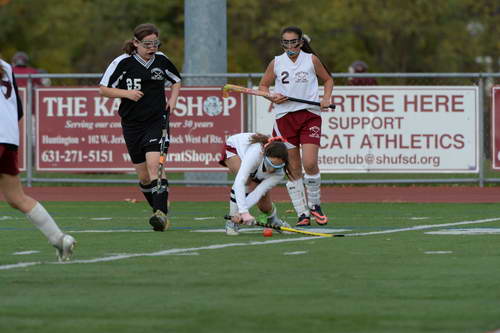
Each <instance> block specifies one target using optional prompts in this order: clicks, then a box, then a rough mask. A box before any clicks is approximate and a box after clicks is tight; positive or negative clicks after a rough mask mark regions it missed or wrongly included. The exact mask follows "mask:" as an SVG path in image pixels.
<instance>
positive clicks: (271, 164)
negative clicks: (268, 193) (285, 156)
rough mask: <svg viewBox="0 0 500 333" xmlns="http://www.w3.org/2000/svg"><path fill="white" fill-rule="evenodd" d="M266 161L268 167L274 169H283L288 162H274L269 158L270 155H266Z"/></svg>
mask: <svg viewBox="0 0 500 333" xmlns="http://www.w3.org/2000/svg"><path fill="white" fill-rule="evenodd" d="M264 163H265V164H266V166H267V167H270V168H273V169H282V168H284V167H285V164H286V163H281V164H278V165H276V164H273V162H272V161H271V160H270V159H269V157H267V156H264Z"/></svg>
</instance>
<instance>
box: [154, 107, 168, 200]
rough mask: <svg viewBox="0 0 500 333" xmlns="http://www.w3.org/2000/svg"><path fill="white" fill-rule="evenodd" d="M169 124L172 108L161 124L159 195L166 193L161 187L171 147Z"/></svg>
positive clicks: (157, 185) (157, 186) (166, 113)
mask: <svg viewBox="0 0 500 333" xmlns="http://www.w3.org/2000/svg"><path fill="white" fill-rule="evenodd" d="M169 123H170V108H167V110H166V111H165V114H164V115H163V121H162V123H161V139H160V160H159V164H158V179H157V180H156V181H157V183H156V190H157V191H158V193H162V192H163V191H164V190H163V189H162V187H161V180H162V178H163V173H164V172H165V162H166V160H167V153H168V147H169V146H170V133H169V127H170V126H169Z"/></svg>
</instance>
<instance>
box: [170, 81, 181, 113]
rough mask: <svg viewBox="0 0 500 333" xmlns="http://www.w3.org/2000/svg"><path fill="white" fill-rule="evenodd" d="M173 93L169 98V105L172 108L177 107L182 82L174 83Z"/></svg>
mask: <svg viewBox="0 0 500 333" xmlns="http://www.w3.org/2000/svg"><path fill="white" fill-rule="evenodd" d="M171 89H172V90H171V91H172V94H171V95H170V98H169V99H168V107H169V108H170V110H173V109H175V106H176V105H177V97H179V92H180V90H181V83H180V82H177V83H175V84H174V85H172V88H171Z"/></svg>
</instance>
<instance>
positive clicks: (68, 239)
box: [54, 235, 76, 262]
mask: <svg viewBox="0 0 500 333" xmlns="http://www.w3.org/2000/svg"><path fill="white" fill-rule="evenodd" d="M75 246H76V240H75V239H74V238H73V237H72V236H70V235H63V236H62V237H61V240H60V244H59V245H54V247H55V248H56V255H57V259H58V260H59V262H63V261H68V260H70V259H71V256H72V255H73V250H74V248H75Z"/></svg>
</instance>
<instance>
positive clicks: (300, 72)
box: [259, 27, 333, 226]
mask: <svg viewBox="0 0 500 333" xmlns="http://www.w3.org/2000/svg"><path fill="white" fill-rule="evenodd" d="M281 46H282V47H283V49H284V51H285V52H284V53H283V54H281V55H279V56H276V57H275V58H274V60H272V61H271V62H270V63H269V65H268V67H267V69H266V72H265V73H264V76H263V78H262V80H261V81H260V84H259V90H262V91H265V92H269V87H270V86H272V85H274V96H273V97H272V98H268V99H269V100H270V101H271V102H273V103H275V106H274V110H273V112H274V114H275V118H276V121H275V123H274V128H273V135H279V136H282V137H283V138H285V139H286V140H287V141H288V143H287V146H288V148H289V151H288V154H289V160H290V170H291V174H292V179H291V180H289V181H288V183H287V189H288V193H289V194H290V198H291V200H292V203H293V206H294V208H295V211H296V212H297V215H298V222H297V225H298V226H307V225H310V224H311V222H310V219H311V215H312V218H314V219H315V220H316V223H318V224H320V225H325V224H327V223H328V218H327V216H326V215H325V214H324V213H323V212H322V210H321V206H320V205H321V198H320V193H321V191H320V185H321V176H320V172H319V166H318V150H319V146H320V139H321V115H320V114H321V110H322V109H328V106H329V105H330V104H331V96H332V89H333V79H332V77H331V75H330V73H329V71H328V69H327V68H326V66H325V65H324V64H323V63H322V62H321V61H320V59H319V58H318V57H317V56H316V55H315V54H314V52H313V50H312V49H311V47H310V45H309V41H308V37H307V36H306V35H304V34H303V33H302V30H301V29H299V28H297V27H287V28H285V29H283V30H282V32H281ZM317 77H319V78H320V79H321V80H322V81H323V85H324V95H323V98H321V100H320V98H319V94H318V79H317ZM286 96H290V97H295V98H300V99H304V100H310V101H316V102H320V104H321V107H317V106H311V105H309V104H304V103H300V102H292V101H288V100H287V97H286ZM300 148H302V152H301V151H300ZM301 155H302V158H301ZM302 168H303V169H304V171H305V174H304V176H302ZM304 185H305V187H304ZM306 190H307V197H306Z"/></svg>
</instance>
